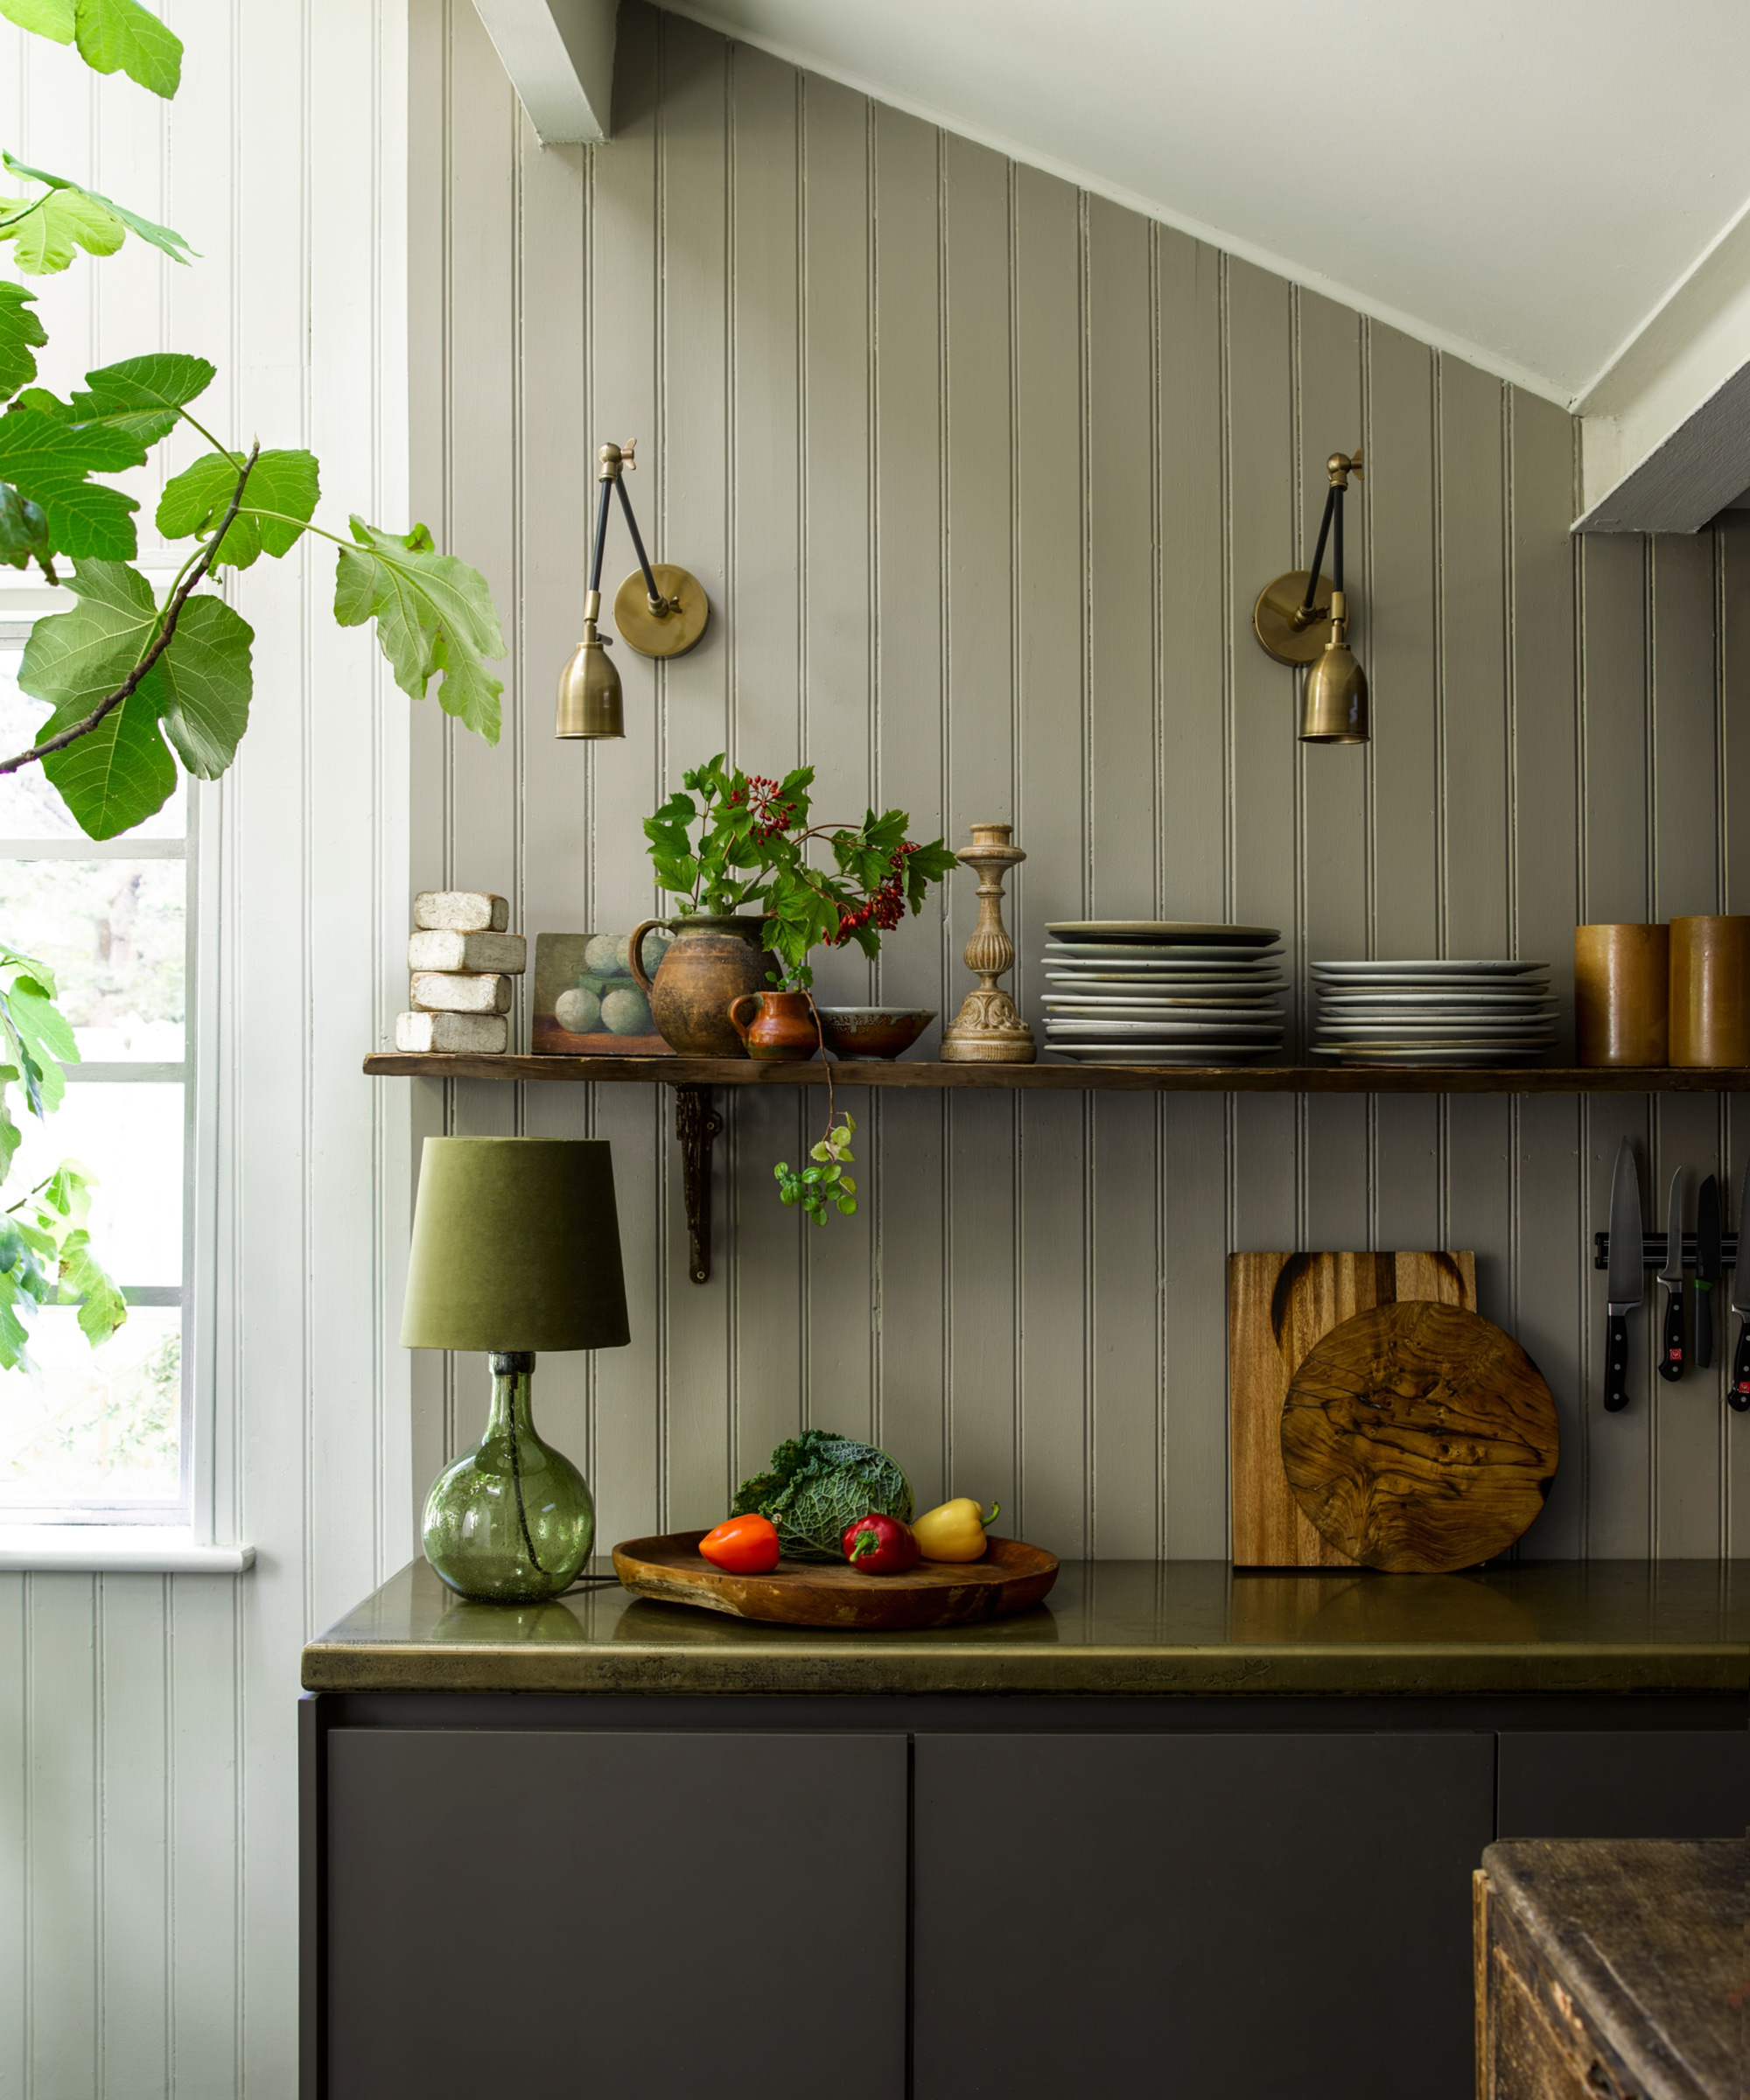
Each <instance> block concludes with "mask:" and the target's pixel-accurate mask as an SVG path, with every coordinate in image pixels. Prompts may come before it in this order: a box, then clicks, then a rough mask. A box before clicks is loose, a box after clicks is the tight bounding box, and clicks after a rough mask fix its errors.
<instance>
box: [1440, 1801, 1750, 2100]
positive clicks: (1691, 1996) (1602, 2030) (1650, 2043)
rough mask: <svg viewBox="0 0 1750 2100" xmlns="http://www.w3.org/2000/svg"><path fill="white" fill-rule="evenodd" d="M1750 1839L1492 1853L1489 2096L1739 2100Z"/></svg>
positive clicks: (1479, 1916)
mask: <svg viewBox="0 0 1750 2100" xmlns="http://www.w3.org/2000/svg"><path fill="white" fill-rule="evenodd" d="M1747 1873H1750V1843H1747V1842H1746V1841H1745V1840H1744V1839H1741V1838H1713V1839H1705V1840H1700V1841H1697V1842H1693V1843H1663V1842H1656V1841H1651V1840H1640V1841H1630V1840H1616V1841H1600V1840H1573V1839H1552V1840H1547V1841H1543V1842H1536V1843H1524V1844H1504V1845H1490V1846H1489V1847H1488V1850H1487V1851H1486V1852H1484V1854H1483V1865H1482V1868H1481V1871H1480V1872H1479V1873H1478V1874H1477V1877H1476V1891H1477V1894H1476V1904H1475V1910H1474V1920H1475V1930H1476V1960H1475V1969H1476V1988H1477V1994H1478V2012H1477V2041H1478V2061H1477V2095H1478V2100H1740V2095H1741V2094H1742V2092H1743V2090H1744V2085H1743V2071H1744V2059H1743V2048H1742V2035H1743V2018H1744V2014H1743V2007H1744V2005H1745V2001H1746V1996H1747V1988H1750V1978H1747V1973H1746V1971H1747V1966H1750V1964H1747V1957H1746V1947H1745V1924H1746V1908H1747V1907H1746V1899H1745V1881H1746V1875H1747Z"/></svg>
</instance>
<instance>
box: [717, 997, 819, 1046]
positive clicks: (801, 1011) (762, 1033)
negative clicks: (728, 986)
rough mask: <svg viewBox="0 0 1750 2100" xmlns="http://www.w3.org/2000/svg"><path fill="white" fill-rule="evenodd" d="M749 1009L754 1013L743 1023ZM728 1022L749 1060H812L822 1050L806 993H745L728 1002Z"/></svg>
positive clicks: (816, 1023) (816, 1024) (817, 1027)
mask: <svg viewBox="0 0 1750 2100" xmlns="http://www.w3.org/2000/svg"><path fill="white" fill-rule="evenodd" d="M750 1006H751V1007H753V1008H755V1009H756V1011H755V1012H754V1014H753V1019H744V1018H743V1016H744V1013H745V1012H746V1009H747V1008H748V1007H750ZM729 1018H730V1019H731V1020H732V1022H733V1023H734V1024H735V1032H736V1033H737V1034H738V1035H739V1037H740V1038H741V1040H742V1041H743V1042H744V1043H746V1046H747V1054H748V1055H749V1057H812V1056H813V1055H814V1054H815V1052H816V1050H818V1049H819V1048H820V1047H821V1038H820V1024H819V1023H818V1022H817V1021H816V1019H815V1017H814V1011H813V1008H812V1007H811V1006H810V1005H809V995H808V993H807V992H805V991H744V992H743V993H742V995H741V997H740V998H739V999H732V1000H731V1001H730V1003H729Z"/></svg>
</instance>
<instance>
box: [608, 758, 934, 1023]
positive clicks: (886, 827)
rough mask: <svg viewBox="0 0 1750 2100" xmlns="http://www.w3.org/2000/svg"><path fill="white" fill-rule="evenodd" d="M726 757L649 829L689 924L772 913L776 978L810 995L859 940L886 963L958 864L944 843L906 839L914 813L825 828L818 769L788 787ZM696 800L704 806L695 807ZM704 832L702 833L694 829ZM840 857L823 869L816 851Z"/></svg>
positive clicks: (658, 863) (657, 860)
mask: <svg viewBox="0 0 1750 2100" xmlns="http://www.w3.org/2000/svg"><path fill="white" fill-rule="evenodd" d="M724 758H725V754H724V753H722V752H719V753H718V755H717V756H716V757H715V758H714V759H711V760H708V761H707V763H706V764H704V765H703V766H696V767H694V768H693V769H692V771H691V772H690V773H687V774H683V775H682V788H681V789H680V790H679V791H678V792H677V793H676V794H674V795H670V796H669V799H668V801H667V802H664V803H663V805H662V808H661V809H658V810H657V812H656V814H655V816H652V817H648V818H647V819H646V821H645V825H644V834H645V837H647V838H648V840H649V841H650V860H651V865H652V866H653V867H654V868H655V871H656V880H657V882H658V884H659V885H660V886H662V888H663V889H665V890H668V891H669V892H670V893H673V894H675V895H677V896H679V897H680V898H681V900H682V903H681V907H680V910H681V915H682V916H683V917H684V916H687V915H689V914H692V913H695V912H704V913H711V914H723V913H727V912H735V911H739V909H740V908H741V907H742V906H743V905H745V904H759V905H761V906H763V907H764V911H765V920H766V926H765V942H766V947H767V951H768V952H769V953H770V954H771V955H772V956H774V959H775V961H776V963H777V965H778V967H777V969H776V970H774V971H773V972H772V973H771V975H772V977H773V981H774V983H776V984H781V985H782V986H784V987H785V988H786V989H788V990H795V991H802V990H805V989H806V988H807V987H808V986H809V985H811V984H813V983H814V972H813V970H810V969H809V960H808V959H809V955H810V954H811V953H812V952H813V950H814V949H816V948H823V947H824V948H842V947H843V946H844V944H845V942H847V941H855V942H856V943H857V945H858V947H859V948H860V949H862V950H863V952H864V954H865V955H866V956H874V955H878V954H879V952H880V948H881V936H882V935H883V934H884V933H887V932H890V931H891V930H892V929H893V928H894V927H896V926H897V925H898V924H899V923H900V920H901V919H902V918H904V916H905V914H906V912H907V908H908V907H909V908H910V910H912V911H913V912H914V913H915V912H918V911H921V909H922V907H923V901H924V898H925V896H926V895H927V894H928V890H929V886H930V885H931V883H933V882H940V881H941V880H942V878H943V877H944V876H945V875H949V874H950V873H952V872H953V871H954V869H955V868H956V866H957V865H958V863H957V862H956V859H955V858H954V855H953V854H952V853H951V852H949V850H948V848H947V847H946V846H944V845H943V844H942V841H941V839H939V838H937V839H932V840H931V841H930V843H929V844H928V845H921V844H918V843H917V842H916V841H915V840H914V839H909V838H907V837H906V832H907V828H908V826H909V825H910V823H911V821H912V820H911V819H910V817H908V816H907V814H906V812H905V811H904V810H903V809H889V810H888V811H887V812H886V815H885V816H876V814H875V812H874V811H873V810H872V809H870V810H868V811H866V812H865V815H864V818H863V822H862V823H860V824H856V825H852V824H843V823H841V824H817V823H814V822H813V821H812V818H811V808H810V802H809V789H810V788H812V787H813V785H814V778H815V769H814V767H812V766H800V767H797V768H796V770H795V772H794V773H788V774H785V776H784V778H783V779H782V780H781V781H774V780H767V778H765V777H764V776H763V775H761V774H746V773H743V772H742V771H741V769H740V768H739V767H725V764H724ZM695 798H697V799H695ZM696 825H697V828H698V829H697V838H695V837H694V827H695V826H696ZM816 845H818V846H820V847H823V849H824V850H825V851H827V852H829V853H830V855H831V857H832V866H831V867H830V868H822V867H816V866H814V865H811V864H810V862H809V858H808V852H809V848H810V846H816Z"/></svg>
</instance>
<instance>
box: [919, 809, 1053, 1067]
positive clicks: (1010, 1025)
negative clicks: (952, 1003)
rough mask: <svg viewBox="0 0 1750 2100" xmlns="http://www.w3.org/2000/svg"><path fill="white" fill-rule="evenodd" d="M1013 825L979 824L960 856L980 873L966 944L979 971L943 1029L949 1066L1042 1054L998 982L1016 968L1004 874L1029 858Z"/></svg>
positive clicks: (1019, 1060) (971, 965) (1020, 1060)
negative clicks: (1013, 840) (1015, 840)
mask: <svg viewBox="0 0 1750 2100" xmlns="http://www.w3.org/2000/svg"><path fill="white" fill-rule="evenodd" d="M1013 829H1014V827H1013V826H1012V824H974V825H973V827H972V844H970V846H963V847H962V848H961V849H960V851H959V852H958V853H956V855H955V858H956V860H962V861H964V862H965V864H966V865H967V866H968V867H969V868H977V871H978V923H977V926H976V927H975V928H973V929H972V938H971V939H970V941H969V942H967V943H966V955H965V962H966V967H967V968H968V969H969V970H977V973H978V988H977V991H969V992H968V993H967V995H966V999H965V1003H964V1004H963V1005H962V1007H961V1009H960V1012H958V1013H957V1014H956V1016H955V1018H954V1019H953V1020H952V1021H951V1022H950V1023H949V1026H948V1027H947V1028H946V1029H944V1030H943V1032H942V1062H943V1063H944V1064H949V1065H955V1064H974V1063H997V1064H1005V1065H1031V1064H1033V1062H1035V1061H1036V1060H1037V1059H1038V1057H1039V1049H1038V1046H1037V1045H1036V1044H1035V1043H1034V1041H1033V1030H1032V1029H1031V1028H1029V1027H1028V1026H1027V1025H1026V1022H1025V1021H1024V1020H1023V1019H1021V1017H1020V1015H1019V1014H1018V1013H1017V1012H1015V1002H1014V1001H1013V1000H1012V998H1010V997H1009V995H1008V993H1007V992H1006V991H1003V990H1001V989H1000V987H999V986H998V983H997V980H998V977H1001V976H1002V975H1003V973H1004V972H1005V970H1011V969H1012V968H1013V967H1014V961H1015V944H1014V942H1012V940H1010V938H1009V935H1008V933H1007V931H1006V929H1005V927H1004V925H1003V878H1004V876H1005V874H1007V872H1008V871H1009V870H1010V869H1011V868H1012V867H1015V866H1017V865H1019V863H1020V862H1022V861H1024V860H1025V859H1026V854H1025V853H1024V852H1022V851H1021V849H1020V848H1019V846H1012V845H1011V844H1009V838H1010V835H1011V833H1012V830H1013Z"/></svg>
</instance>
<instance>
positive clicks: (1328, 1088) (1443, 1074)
mask: <svg viewBox="0 0 1750 2100" xmlns="http://www.w3.org/2000/svg"><path fill="white" fill-rule="evenodd" d="M365 1070H366V1071H367V1073H370V1074H372V1075H374V1076H376V1077H378V1078H383V1079H388V1078H413V1079H496V1080H545V1081H555V1080H560V1081H565V1080H569V1081H590V1080H593V1081H596V1082H605V1083H606V1084H609V1085H619V1084H632V1085H638V1084H643V1085H646V1086H670V1087H823V1086H824V1085H825V1084H826V1082H827V1073H826V1068H825V1066H824V1065H823V1064H822V1063H821V1062H820V1061H819V1060H818V1059H815V1060H813V1061H809V1062H804V1061H802V1060H800V1059H797V1060H791V1059H772V1060H769V1061H767V1060H765V1059H760V1058H752V1057H510V1056H503V1057H458V1056H439V1055H436V1054H431V1055H426V1056H403V1055H402V1054H399V1053H395V1052H378V1053H375V1054H373V1055H371V1056H369V1057H367V1058H366V1060H365ZM832 1078H833V1083H834V1085H835V1086H840V1087H983V1088H986V1089H990V1088H995V1089H998V1090H1001V1091H1008V1090H1014V1091H1019V1092H1023V1093H1030V1092H1033V1091H1035V1090H1042V1091H1044V1092H1047V1093H1052V1092H1058V1093H1065V1092H1068V1093H1094V1094H1103V1093H1117V1094H1740V1093H1745V1092H1750V1067H1745V1066H1741V1065H1734V1066H1730V1067H1712V1068H1703V1067H1696V1066H1688V1067H1681V1068H1674V1067H1663V1066H1662V1067H1658V1068H1621V1067H1600V1066H1590V1067H1582V1066H1572V1065H1566V1066H1564V1065H1508V1066H1502V1067H1494V1066H1489V1067H1482V1068H1476V1069H1472V1068H1468V1067H1463V1066H1450V1065H1212V1066H1188V1065H1179V1066H1157V1065H1069V1064H1064V1065H1044V1064H1041V1065H928V1064H921V1063H908V1062H907V1061H905V1060H903V1059H902V1060H900V1061H896V1062H874V1061H871V1062H866V1063H858V1064H835V1065H834V1066H833V1068H832Z"/></svg>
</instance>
